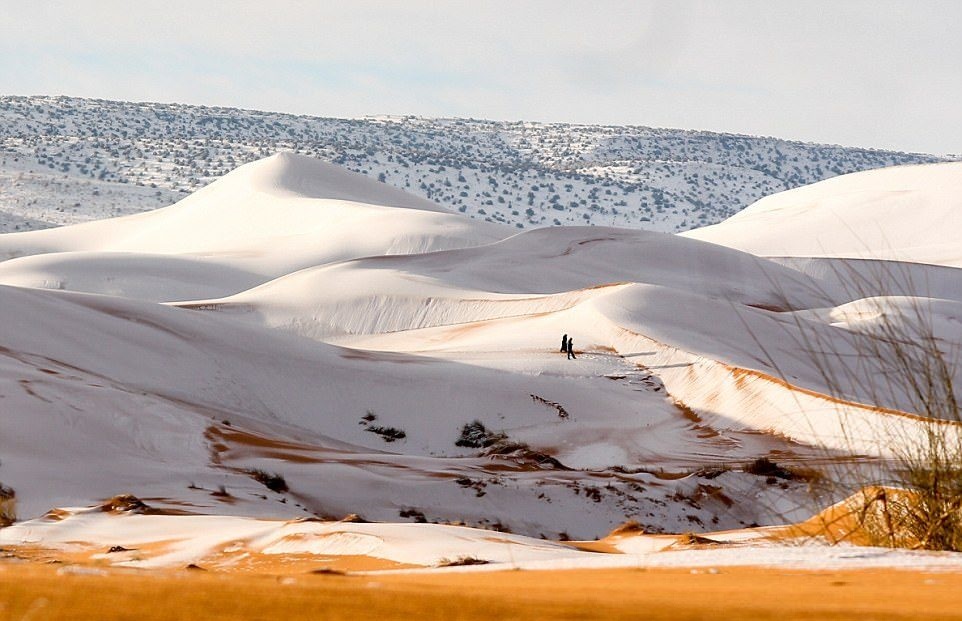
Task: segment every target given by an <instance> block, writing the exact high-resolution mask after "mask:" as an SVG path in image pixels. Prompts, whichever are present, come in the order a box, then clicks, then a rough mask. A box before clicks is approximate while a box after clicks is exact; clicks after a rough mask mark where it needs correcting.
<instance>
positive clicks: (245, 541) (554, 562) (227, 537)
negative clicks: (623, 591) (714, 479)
mask: <svg viewBox="0 0 962 621" xmlns="http://www.w3.org/2000/svg"><path fill="white" fill-rule="evenodd" d="M66 513H67V515H66V516H61V517H60V518H59V519H57V520H49V519H48V520H42V519H41V520H34V521H32V522H23V523H19V524H16V525H14V526H12V527H9V528H6V529H3V530H0V545H5V546H11V545H14V546H16V545H19V546H24V545H37V544H42V545H43V546H45V547H46V548H48V549H56V550H62V551H68V552H88V553H89V552H95V551H96V550H97V549H103V548H105V547H112V546H122V547H124V548H126V549H127V550H131V552H126V553H114V554H109V555H108V554H103V553H99V554H96V553H95V554H94V555H93V557H92V558H96V559H98V560H100V561H101V562H107V563H110V564H112V565H115V566H119V567H137V568H143V569H147V568H164V567H184V566H186V565H188V564H191V563H193V564H196V565H200V566H203V567H207V568H213V569H216V568H230V567H231V566H232V565H233V564H234V563H236V562H237V561H236V559H238V557H241V558H242V557H243V556H245V555H250V554H252V553H253V554H258V553H259V554H263V555H269V556H273V555H293V554H297V555H314V556H316V557H317V563H318V565H319V566H320V565H322V564H323V563H324V562H325V561H326V560H327V559H330V558H331V557H339V556H347V557H352V556H362V557H363V556H366V557H370V558H374V559H382V560H387V561H393V562H395V563H401V564H405V565H411V566H414V567H415V568H424V569H415V570H414V571H425V569H426V570H427V571H444V572H464V571H497V570H503V569H505V568H506V567H508V568H512V569H527V570H551V569H603V568H609V569H610V568H625V567H631V568H659V567H660V568H665V567H691V568H710V570H711V571H717V568H719V567H737V566H761V567H777V568H781V569H806V570H842V569H872V568H881V567H895V568H898V569H903V570H927V571H933V570H935V571H939V570H941V571H962V555H960V554H953V553H933V552H918V551H907V550H892V549H885V548H870V547H856V546H849V545H838V546H828V545H825V544H824V543H820V542H818V541H816V540H810V541H787V542H780V543H779V542H775V541H771V540H765V539H755V540H752V539H748V540H743V541H741V542H738V543H732V542H727V541H724V540H718V541H717V542H716V543H714V544H709V545H707V546H700V547H699V546H695V547H693V546H687V545H684V544H682V543H680V541H678V540H677V539H676V538H674V537H665V536H650V535H633V536H629V537H621V538H616V539H615V540H614V543H613V547H614V551H613V552H610V553H598V552H583V551H580V550H577V549H575V548H574V547H573V546H569V545H564V544H560V543H554V542H549V541H543V540H539V539H532V538H529V537H521V536H517V535H509V534H504V533H491V532H490V531H484V530H478V529H473V528H464V527H458V526H446V525H438V524H384V523H382V524H356V523H344V522H317V521H278V520H256V519H250V518H238V517H224V516H163V515H120V516H118V515H111V514H109V513H103V512H100V511H96V510H93V511H91V510H83V509H69V510H66ZM738 534H740V533H735V534H733V535H734V536H735V537H734V538H737V535H738ZM158 544H162V545H158ZM460 558H472V559H478V560H482V561H486V564H480V565H473V566H460V567H443V568H438V569H431V568H436V567H437V566H439V565H443V564H445V563H446V562H449V561H453V560H456V559H460ZM390 571H392V572H396V571H404V572H409V571H412V570H411V569H403V570H390ZM693 571H695V569H693ZM370 573H383V570H382V571H381V572H370Z"/></svg>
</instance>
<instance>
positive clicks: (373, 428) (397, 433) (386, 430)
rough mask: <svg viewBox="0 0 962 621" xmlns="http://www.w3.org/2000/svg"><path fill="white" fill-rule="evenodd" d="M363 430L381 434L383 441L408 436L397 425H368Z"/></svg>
mask: <svg viewBox="0 0 962 621" xmlns="http://www.w3.org/2000/svg"><path fill="white" fill-rule="evenodd" d="M365 431H370V432H371V433H376V434H377V435H379V436H381V437H382V438H383V439H384V441H385V442H394V441H395V440H403V439H404V438H406V437H408V434H406V433H405V432H404V430H403V429H398V428H397V427H382V426H380V425H369V426H368V427H367V429H365Z"/></svg>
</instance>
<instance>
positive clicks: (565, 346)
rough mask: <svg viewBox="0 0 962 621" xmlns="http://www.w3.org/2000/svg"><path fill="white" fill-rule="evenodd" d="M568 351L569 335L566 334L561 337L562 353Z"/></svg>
mask: <svg viewBox="0 0 962 621" xmlns="http://www.w3.org/2000/svg"><path fill="white" fill-rule="evenodd" d="M566 351H568V335H567V334H565V335H564V336H562V337H561V353H562V354H563V353H565V352H566Z"/></svg>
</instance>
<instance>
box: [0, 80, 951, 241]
mask: <svg viewBox="0 0 962 621" xmlns="http://www.w3.org/2000/svg"><path fill="white" fill-rule="evenodd" d="M277 152H297V153H301V154H305V155H310V156H312V157H315V158H317V159H321V160H324V161H327V162H331V163H333V164H336V165H338V166H341V167H343V168H346V169H349V170H352V171H355V172H359V173H362V174H364V175H366V176H368V177H370V178H372V179H378V180H381V181H384V182H385V183H386V184H388V185H390V186H394V187H395V188H399V189H401V190H404V191H406V192H408V193H410V194H412V195H416V196H419V197H421V198H425V199H428V200H430V201H433V202H435V203H437V204H440V205H442V206H444V207H446V208H447V209H449V210H452V211H459V212H462V213H464V214H466V215H468V216H471V217H473V218H475V219H478V220H487V221H492V222H500V223H503V224H508V225H510V226H512V227H515V228H516V229H519V230H520V229H528V228H537V227H542V226H551V225H559V224H565V225H599V226H628V227H633V228H644V229H648V230H655V231H661V232H677V231H682V230H687V229H691V228H695V227H698V226H704V225H708V224H713V223H716V222H720V221H721V220H723V219H725V218H727V217H729V216H731V215H732V214H734V213H736V212H737V211H739V210H740V209H742V208H743V207H745V206H747V205H749V204H750V203H752V202H754V201H756V200H758V199H760V198H762V197H763V196H766V195H769V194H773V193H775V192H780V191H783V190H787V189H790V188H793V187H797V186H800V185H804V184H807V183H813V182H816V181H820V180H822V179H825V178H828V177H832V176H835V175H839V174H844V173H847V172H853V171H857V170H865V169H870V168H879V167H885V166H893V165H901V164H919V163H927V162H937V161H943V160H945V159H946V158H942V157H936V156H931V155H924V154H909V153H897V152H891V151H880V150H874V149H859V148H849V147H839V146H834V145H819V144H806V143H801V142H794V141H789V140H779V139H776V138H762V137H753V136H742V135H735V134H717V133H711V132H704V131H686V130H677V129H655V128H648V127H638V126H626V127H617V126H594V125H575V124H560V123H532V122H499V121H484V120H466V119H428V118H420V117H413V116H405V117H369V118H363V119H333V118H321V117H311V116H295V115H290V114H279V113H271V112H258V111H250V110H238V109H232V108H209V107H203V106H189V105H181V104H157V103H125V102H115V101H105V100H92V99H78V98H72V97H3V96H0V187H2V188H3V191H2V192H0V232H3V231H11V230H26V229H29V228H41V227H43V226H49V225H60V224H73V223H77V222H83V221H87V220H93V219H101V218H106V217H112V216H117V215H124V214H130V213H136V212H140V211H145V210H148V209H155V208H157V207H163V206H166V205H169V204H171V203H174V202H176V201H177V200H178V199H180V198H183V196H184V195H185V194H187V193H190V192H194V191H196V190H198V189H200V188H201V187H203V186H204V185H206V184H208V183H210V182H212V181H213V180H215V179H217V178H219V177H221V176H223V175H225V174H226V173H227V172H229V171H231V170H233V169H235V168H237V167H238V166H240V165H241V164H244V163H246V162H250V161H254V160H258V159H262V158H264V157H267V156H269V155H272V154H274V153H277ZM4 214H6V215H4Z"/></svg>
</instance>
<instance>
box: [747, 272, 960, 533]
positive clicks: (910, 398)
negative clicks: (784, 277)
mask: <svg viewBox="0 0 962 621" xmlns="http://www.w3.org/2000/svg"><path fill="white" fill-rule="evenodd" d="M826 263H827V264H829V265H830V270H829V274H828V278H827V279H826V278H825V276H824V275H823V282H825V286H826V289H825V290H824V291H819V292H817V293H818V294H819V296H821V297H824V298H826V299H833V300H835V304H834V306H835V310H834V312H833V314H832V315H831V316H828V315H826V314H825V312H824V311H822V314H821V315H819V314H818V313H816V312H813V311H804V312H793V313H790V316H791V319H790V320H789V324H788V326H789V327H790V330H789V332H790V333H791V338H792V339H793V341H794V348H795V350H796V351H797V355H798V356H799V357H800V358H801V359H802V360H803V361H805V362H807V363H809V364H810V365H811V367H812V368H814V369H815V370H816V372H817V376H818V377H819V378H820V380H821V382H822V384H823V386H824V387H825V389H826V390H827V394H828V395H829V396H830V397H833V398H835V399H837V400H839V401H842V402H848V403H851V402H856V403H861V404H864V405H865V406H867V407H865V408H857V409H861V412H859V414H858V417H857V418H856V417H853V416H852V415H851V412H852V410H851V409H849V410H848V411H847V412H846V410H845V408H839V411H838V416H839V421H840V425H841V429H842V435H843V438H844V442H843V445H847V447H848V450H847V452H848V453H849V454H850V455H852V456H855V458H853V459H847V460H837V459H836V460H834V461H832V464H833V465H832V466H831V467H829V468H828V472H827V473H826V474H827V481H828V482H829V483H830V484H829V485H828V486H827V487H826V486H825V485H822V486H819V487H817V488H813V494H814V499H815V500H816V502H818V503H820V506H821V507H822V508H825V507H826V504H831V502H833V501H837V500H838V498H840V497H842V496H847V499H846V500H845V501H844V502H843V503H841V504H838V505H836V506H835V507H833V509H832V510H830V511H824V512H822V513H820V514H819V519H820V520H821V523H820V524H817V528H815V529H814V530H813V532H817V533H819V534H821V535H822V536H824V535H826V534H828V533H830V534H831V535H830V538H832V539H834V540H853V541H858V542H860V543H868V544H871V545H882V546H891V547H907V548H916V549H928V550H953V551H962V412H960V410H959V398H958V393H957V383H958V382H957V381H956V378H957V371H958V370H959V364H958V363H959V355H958V354H959V345H960V342H962V330H960V331H959V332H956V333H954V334H953V333H949V334H947V329H946V323H945V322H941V323H939V322H937V321H936V318H937V315H936V312H935V311H936V308H935V307H936V306H938V305H939V304H943V303H944V301H942V300H938V299H934V298H933V297H932V296H930V295H929V294H928V292H929V291H930V290H931V287H930V286H929V284H930V283H927V282H917V280H918V277H919V275H920V274H921V275H922V277H923V279H924V276H925V274H926V272H925V270H924V269H923V268H922V267H920V266H914V265H907V264H903V263H898V262H890V261H860V260H826ZM784 297H785V302H784V304H785V307H786V308H791V306H790V304H791V301H790V300H789V299H788V297H787V296H784ZM826 320H830V321H831V323H833V324H834V326H835V327H833V328H831V329H828V328H827V326H826V325H825V321H826ZM948 332H952V330H951V329H949V330H948ZM953 337H954V338H953ZM756 342H757V341H756ZM760 345H762V346H763V344H760ZM763 349H764V346H763ZM765 355H766V356H767V357H768V360H769V363H770V364H772V366H773V368H775V369H776V370H778V372H779V373H780V374H781V375H782V378H783V379H786V381H787V378H786V377H785V373H783V372H782V370H781V369H780V368H779V366H780V365H779V363H778V361H777V360H775V358H774V357H773V356H771V355H770V354H769V352H768V351H766V352H765ZM873 411H874V412H875V413H877V415H874V416H873V418H872V425H870V426H867V425H866V424H865V420H866V419H865V415H866V412H873ZM898 412H904V413H906V414H908V415H909V416H904V415H901V414H899V413H898ZM802 415H804V412H803V413H802ZM867 445H874V446H875V448H876V450H874V451H870V452H872V453H875V454H876V456H882V458H875V459H872V458H867V457H864V456H862V457H860V456H859V454H862V453H864V452H865V447H866V446H867ZM827 501H828V502H827Z"/></svg>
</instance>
